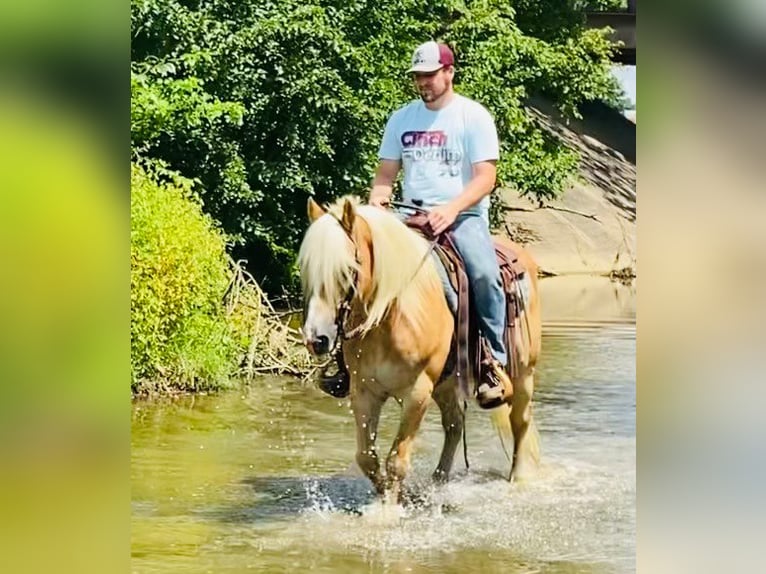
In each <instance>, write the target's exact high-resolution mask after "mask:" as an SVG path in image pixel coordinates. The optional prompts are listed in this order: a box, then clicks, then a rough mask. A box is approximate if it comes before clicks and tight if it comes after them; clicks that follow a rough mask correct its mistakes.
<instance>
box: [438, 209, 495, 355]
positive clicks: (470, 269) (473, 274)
mask: <svg viewBox="0 0 766 574" xmlns="http://www.w3.org/2000/svg"><path fill="white" fill-rule="evenodd" d="M450 231H452V238H453V241H454V243H455V247H456V248H457V250H458V252H459V253H460V256H461V257H462V258H463V262H464V263H465V269H466V273H467V275H468V282H469V283H470V289H471V294H472V296H473V304H474V308H475V309H476V313H477V314H478V316H479V328H480V329H481V334H482V335H483V336H484V338H485V339H487V342H488V343H489V347H490V349H491V351H492V355H493V356H494V357H495V359H497V360H498V361H499V362H500V364H501V365H503V366H505V365H506V364H507V363H508V355H507V353H506V349H505V342H504V341H503V335H504V334H505V333H504V332H505V293H504V292H503V282H502V279H501V278H500V268H499V267H498V265H497V258H496V256H495V248H494V245H493V243H492V238H491V237H490V235H489V227H488V226H487V222H486V221H484V219H483V218H482V217H481V216H478V215H462V216H460V217H458V219H457V221H455V223H454V224H453V225H452V228H451V229H450ZM437 268H438V269H439V276H440V277H441V280H442V284H443V285H444V292H445V293H446V294H447V299H448V301H449V304H450V307H452V308H453V309H454V308H455V307H456V306H457V305H456V294H455V292H454V290H453V289H452V287H451V285H450V283H449V279H448V278H447V274H446V272H445V271H444V269H443V267H442V266H441V265H437Z"/></svg>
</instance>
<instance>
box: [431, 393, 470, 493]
mask: <svg viewBox="0 0 766 574" xmlns="http://www.w3.org/2000/svg"><path fill="white" fill-rule="evenodd" d="M433 397H434V401H436V404H437V405H439V410H440V411H441V414H442V427H443V428H444V447H443V448H442V454H441V457H440V458H439V464H438V465H437V466H436V470H435V471H434V474H433V478H434V480H436V481H438V482H444V481H446V480H447V479H448V478H449V473H450V470H452V462H453V460H454V458H455V450H456V449H457V445H458V444H459V443H460V438H461V435H462V433H463V409H462V408H461V406H460V401H459V400H458V398H457V389H456V388H455V383H454V382H453V381H452V380H449V381H444V382H443V383H442V384H441V385H439V386H437V387H436V390H435V391H434V394H433Z"/></svg>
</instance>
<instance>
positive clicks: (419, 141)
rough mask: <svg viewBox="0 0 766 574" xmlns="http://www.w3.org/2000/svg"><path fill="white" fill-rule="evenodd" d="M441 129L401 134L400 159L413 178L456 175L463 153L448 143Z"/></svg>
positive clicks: (458, 172)
mask: <svg viewBox="0 0 766 574" xmlns="http://www.w3.org/2000/svg"><path fill="white" fill-rule="evenodd" d="M447 140H448V138H447V134H446V133H445V132H444V131H442V130H430V131H407V132H404V133H403V134H402V137H401V144H402V160H403V162H404V163H405V167H406V169H408V170H410V171H411V173H412V175H413V176H414V179H425V178H427V177H429V175H430V176H433V175H436V176H438V177H457V176H459V175H460V163H461V161H462V159H463V153H462V152H461V151H460V149H457V148H451V147H449V145H448V141H447Z"/></svg>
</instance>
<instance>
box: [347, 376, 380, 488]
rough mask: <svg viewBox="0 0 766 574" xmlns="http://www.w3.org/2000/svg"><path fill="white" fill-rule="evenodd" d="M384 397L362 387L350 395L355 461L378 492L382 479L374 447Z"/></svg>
mask: <svg viewBox="0 0 766 574" xmlns="http://www.w3.org/2000/svg"><path fill="white" fill-rule="evenodd" d="M383 402H384V399H382V398H380V397H377V396H375V395H374V394H372V393H371V392H369V391H368V390H366V389H364V388H359V389H357V390H355V392H353V393H352V395H351V410H353V411H354V419H355V420H356V463H357V464H358V465H359V468H360V469H362V472H363V473H364V474H365V476H366V477H367V478H369V479H370V481H372V485H373V486H374V487H375V490H376V491H377V493H378V494H383V491H384V487H385V484H384V481H383V477H382V475H381V474H380V461H379V460H378V452H377V449H376V447H375V438H376V437H377V434H378V420H379V418H380V409H381V407H382V406H383Z"/></svg>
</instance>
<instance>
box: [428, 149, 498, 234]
mask: <svg viewBox="0 0 766 574" xmlns="http://www.w3.org/2000/svg"><path fill="white" fill-rule="evenodd" d="M496 164H497V162H496V161H495V160H488V161H478V162H476V163H474V164H472V166H471V168H472V169H471V171H472V177H471V181H469V182H468V185H466V186H465V188H464V189H463V191H462V192H460V195H458V196H457V197H455V198H454V199H453V200H452V201H450V202H449V203H446V204H444V205H440V206H438V207H434V208H433V209H432V210H431V211H429V213H428V221H429V223H430V224H431V229H433V232H434V234H436V235H438V234H440V233H442V232H443V231H446V230H447V229H448V228H449V226H450V225H452V224H453V223H454V222H455V219H457V216H458V215H460V214H461V213H462V212H463V211H465V210H466V209H468V208H470V207H473V206H474V205H476V204H477V203H479V202H480V201H481V200H482V199H484V198H485V197H486V196H487V195H489V194H490V193H492V190H493V189H495V180H496V178H497V167H496Z"/></svg>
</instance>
